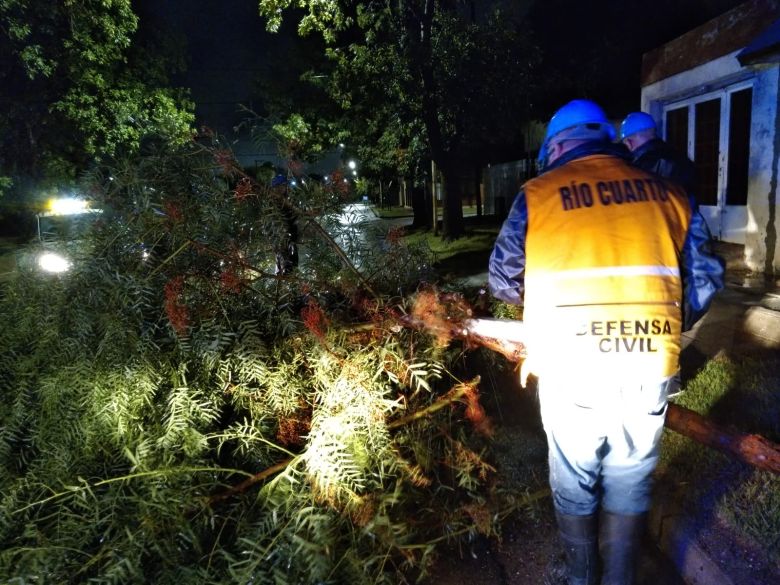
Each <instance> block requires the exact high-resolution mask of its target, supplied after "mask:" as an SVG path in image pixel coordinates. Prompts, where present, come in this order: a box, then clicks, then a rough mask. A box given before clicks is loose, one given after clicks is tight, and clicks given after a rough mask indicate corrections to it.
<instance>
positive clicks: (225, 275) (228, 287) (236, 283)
mask: <svg viewBox="0 0 780 585" xmlns="http://www.w3.org/2000/svg"><path fill="white" fill-rule="evenodd" d="M219 284H220V287H221V288H222V291H223V292H227V293H233V294H238V293H240V292H241V288H242V286H243V284H244V283H243V281H242V280H241V277H240V276H239V275H238V273H237V272H236V271H235V269H234V268H228V269H226V270H223V271H222V272H221V273H220V275H219Z"/></svg>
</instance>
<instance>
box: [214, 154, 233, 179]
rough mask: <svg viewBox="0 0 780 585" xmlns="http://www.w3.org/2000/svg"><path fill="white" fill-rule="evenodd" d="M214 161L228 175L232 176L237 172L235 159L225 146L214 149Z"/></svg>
mask: <svg viewBox="0 0 780 585" xmlns="http://www.w3.org/2000/svg"><path fill="white" fill-rule="evenodd" d="M214 162H216V163H217V165H219V166H220V167H221V168H222V172H224V173H225V174H226V175H228V176H232V175H233V174H235V173H236V172H237V165H236V159H235V158H234V157H233V153H232V152H231V151H230V150H228V149H226V148H218V149H217V150H215V151H214Z"/></svg>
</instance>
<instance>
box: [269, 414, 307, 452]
mask: <svg viewBox="0 0 780 585" xmlns="http://www.w3.org/2000/svg"><path fill="white" fill-rule="evenodd" d="M310 430H311V420H310V419H309V418H296V417H290V418H282V419H280V420H279V428H278V429H277V431H276V438H277V440H278V441H279V442H280V443H281V444H282V445H284V446H286V447H289V446H291V445H293V446H298V445H302V444H303V443H304V439H303V437H305V436H306V435H307V434H308V433H309V431H310Z"/></svg>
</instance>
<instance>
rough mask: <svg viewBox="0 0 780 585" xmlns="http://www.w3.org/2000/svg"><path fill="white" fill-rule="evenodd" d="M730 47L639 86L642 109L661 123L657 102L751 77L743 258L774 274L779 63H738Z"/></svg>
mask: <svg viewBox="0 0 780 585" xmlns="http://www.w3.org/2000/svg"><path fill="white" fill-rule="evenodd" d="M738 52H739V51H734V52H732V53H729V54H728V55H724V56H723V57H720V58H718V59H714V60H713V61H710V62H708V63H705V64H702V65H699V66H697V67H693V68H692V69H689V70H687V71H684V72H682V73H678V74H676V75H672V76H671V77H667V78H665V79H662V80H660V81H656V82H655V83H652V84H650V85H647V86H645V87H643V88H642V110H644V111H646V112H649V113H650V114H652V116H653V117H654V118H655V119H656V120H659V121H661V123H662V124H663V106H664V105H665V104H668V103H670V102H675V101H678V100H683V99H686V98H690V97H694V96H697V95H702V94H705V93H708V92H711V91H714V90H717V89H722V88H724V87H727V86H730V85H732V84H734V83H738V82H740V81H744V80H748V79H753V80H754V85H753V103H752V114H751V130H750V162H749V170H748V173H749V178H748V201H747V212H748V213H747V215H748V219H747V226H746V234H745V262H746V263H747V265H748V266H749V267H750V269H751V270H756V271H760V272H768V273H771V272H774V273H775V274H780V214H779V213H778V209H777V208H778V205H779V204H780V188H779V186H778V185H779V184H780V130H778V126H780V66H778V65H776V64H775V65H771V66H763V67H757V68H748V67H742V66H741V65H740V63H739V61H738V60H737V58H736V55H737V53H738Z"/></svg>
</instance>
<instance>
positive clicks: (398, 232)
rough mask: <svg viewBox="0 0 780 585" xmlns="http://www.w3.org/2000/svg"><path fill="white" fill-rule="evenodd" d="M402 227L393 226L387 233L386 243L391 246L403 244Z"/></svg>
mask: <svg viewBox="0 0 780 585" xmlns="http://www.w3.org/2000/svg"><path fill="white" fill-rule="evenodd" d="M404 233H405V232H404V228H403V226H394V227H391V228H390V229H389V230H388V231H387V243H388V244H390V245H391V246H398V245H400V244H401V243H402V242H403V237H404Z"/></svg>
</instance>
